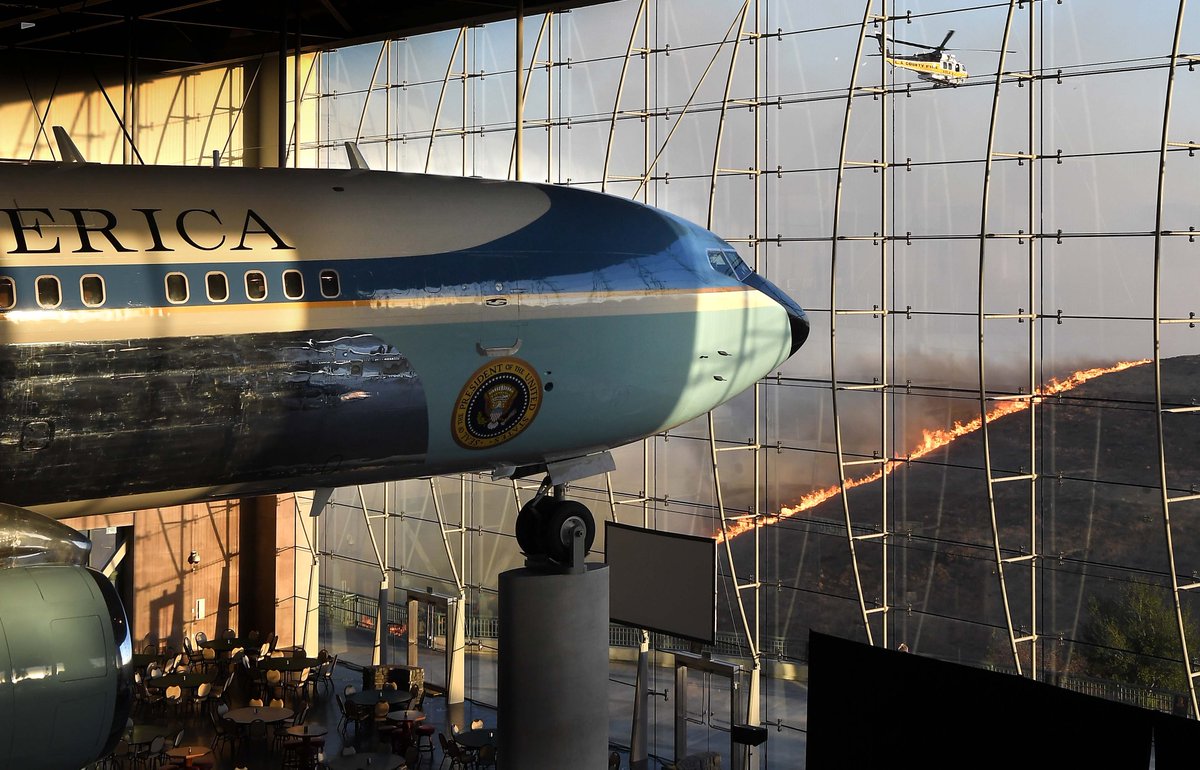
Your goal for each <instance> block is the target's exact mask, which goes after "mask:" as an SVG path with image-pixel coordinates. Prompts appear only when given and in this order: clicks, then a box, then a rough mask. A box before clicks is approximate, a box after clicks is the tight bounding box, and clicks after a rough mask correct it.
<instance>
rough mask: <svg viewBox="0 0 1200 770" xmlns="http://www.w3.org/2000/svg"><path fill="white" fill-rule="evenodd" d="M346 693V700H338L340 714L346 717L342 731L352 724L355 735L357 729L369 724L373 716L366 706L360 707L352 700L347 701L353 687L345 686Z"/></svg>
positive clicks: (352, 691) (353, 690) (353, 691)
mask: <svg viewBox="0 0 1200 770" xmlns="http://www.w3.org/2000/svg"><path fill="white" fill-rule="evenodd" d="M346 691H347V692H346V698H338V703H339V704H341V707H342V712H343V713H344V714H345V715H346V718H345V720H344V722H345V724H344V725H343V729H344V728H345V727H346V726H349V725H351V724H353V725H354V733H355V734H356V735H357V734H358V731H359V728H361V727H362V726H363V725H365V724H367V723H368V722H370V721H371V720H372V719H373V718H374V716H375V715H374V713H373V712H372V711H371V709H369V708H367V707H366V706H360V705H358V704H357V703H355V702H354V701H352V700H347V699H348V698H349V697H350V696H351V695H353V694H354V693H355V689H354V686H353V685H346ZM342 734H343V735H344V734H345V733H344V732H343V733H342Z"/></svg>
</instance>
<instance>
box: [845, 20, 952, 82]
mask: <svg viewBox="0 0 1200 770" xmlns="http://www.w3.org/2000/svg"><path fill="white" fill-rule="evenodd" d="M953 35H954V30H950V31H949V32H947V33H946V36H945V37H944V38H942V42H940V43H938V44H937V45H925V44H924V43H910V42H908V41H907V40H897V39H896V38H891V41H892V42H893V43H899V44H901V45H907V46H912V47H913V48H924V49H925V52H923V53H914V54H908V55H903V54H897V53H895V52H894V51H889V50H888V48H887V46H886V45H885V44H884V36H883V35H882V34H878V35H870V36H869V37H873V38H875V40H876V41H878V43H879V54H878V55H881V56H883V57H884V60H885V61H886V62H887V63H888V64H890V65H892V66H893V67H901V68H903V69H906V70H912V71H913V72H915V73H917V77H919V78H920V79H921V80H928V81H930V82H931V83H933V84H934V86H938V87H946V86H957V85H958V84H959V82H961V81H963V80H965V79H966V78H967V69H966V67H964V66H963V65H962V63H961V62H959V61H958V59H956V58H955V57H954V54H952V53H948V52H947V51H946V43H948V42H950V38H951V36H953Z"/></svg>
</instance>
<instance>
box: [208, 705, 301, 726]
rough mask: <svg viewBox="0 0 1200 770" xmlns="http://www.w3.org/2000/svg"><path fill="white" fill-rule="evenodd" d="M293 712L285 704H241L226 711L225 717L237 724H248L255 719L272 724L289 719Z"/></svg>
mask: <svg viewBox="0 0 1200 770" xmlns="http://www.w3.org/2000/svg"><path fill="white" fill-rule="evenodd" d="M295 713H296V712H294V711H292V710H291V709H290V708H287V707H286V706H243V707H242V708H237V709H230V710H229V711H226V712H225V718H226V719H228V720H229V721H231V722H233V723H235V724H239V725H248V724H250V723H251V722H253V721H254V720H256V719H261V720H262V721H264V722H266V723H267V724H273V723H276V722H282V721H283V720H285V719H291V718H292V717H293V716H294V715H295Z"/></svg>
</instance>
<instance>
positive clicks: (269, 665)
mask: <svg viewBox="0 0 1200 770" xmlns="http://www.w3.org/2000/svg"><path fill="white" fill-rule="evenodd" d="M316 666H317V659H316V658H259V661H258V667H259V668H260V669H262V670H263V671H271V670H274V671H303V670H304V669H306V668H316Z"/></svg>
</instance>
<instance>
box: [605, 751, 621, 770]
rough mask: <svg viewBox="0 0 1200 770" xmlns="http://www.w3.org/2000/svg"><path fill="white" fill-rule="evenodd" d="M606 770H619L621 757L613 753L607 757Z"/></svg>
mask: <svg viewBox="0 0 1200 770" xmlns="http://www.w3.org/2000/svg"><path fill="white" fill-rule="evenodd" d="M608 770H621V755H620V754H618V753H617V752H615V751H613V752H611V753H609V755H608Z"/></svg>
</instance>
